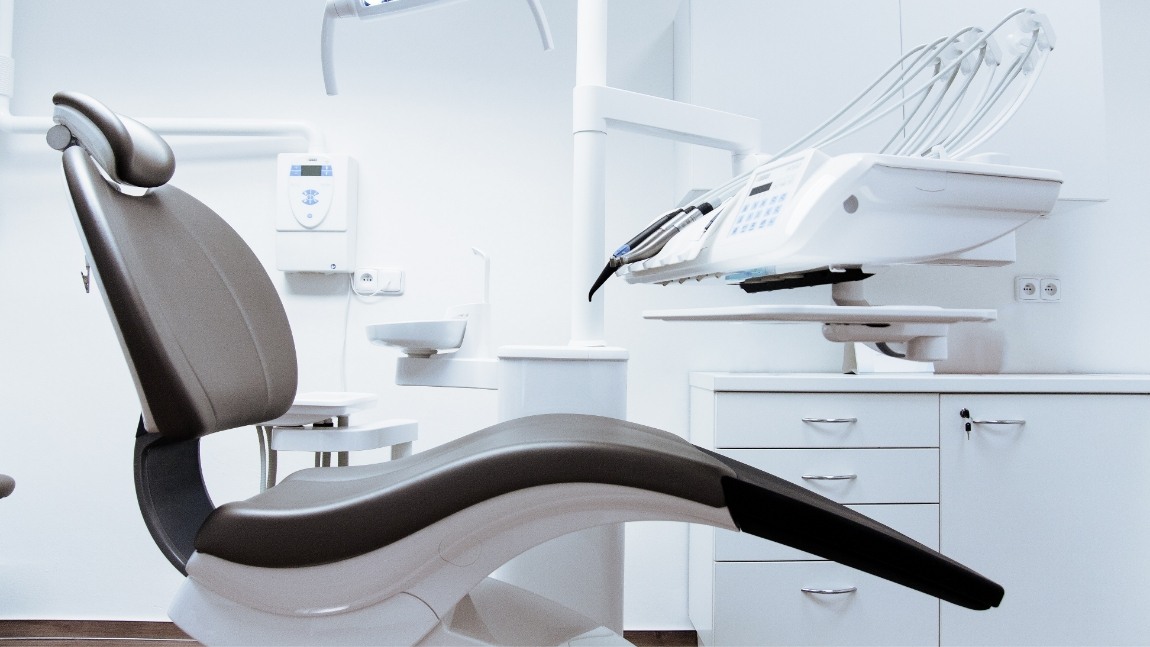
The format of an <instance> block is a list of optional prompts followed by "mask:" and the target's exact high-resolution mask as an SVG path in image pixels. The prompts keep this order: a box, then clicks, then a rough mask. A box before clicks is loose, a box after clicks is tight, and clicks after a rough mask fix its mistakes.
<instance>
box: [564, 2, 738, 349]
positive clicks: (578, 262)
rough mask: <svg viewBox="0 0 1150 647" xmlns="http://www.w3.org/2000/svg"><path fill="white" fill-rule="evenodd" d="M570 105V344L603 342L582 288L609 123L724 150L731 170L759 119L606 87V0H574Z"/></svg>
mask: <svg viewBox="0 0 1150 647" xmlns="http://www.w3.org/2000/svg"><path fill="white" fill-rule="evenodd" d="M572 112H573V128H572V130H573V131H574V145H575V174H574V187H573V188H574V194H573V196H572V204H573V216H574V217H573V223H572V226H573V231H572V237H571V245H572V262H571V264H572V281H573V285H572V290H571V342H570V345H572V346H605V345H606V341H605V339H604V338H605V336H606V335H605V334H604V318H605V312H604V306H603V303H604V301H605V299H603V298H600V299H598V300H593V301H588V300H587V299H585V298H584V297H583V291H582V290H581V289H580V288H581V287H582V286H585V285H589V284H590V283H591V281H592V280H593V279H594V278H595V276H596V275H598V273H599V271H600V269H601V268H602V265H603V261H604V258H605V251H606V243H605V234H606V211H607V206H606V205H607V197H606V184H607V182H606V170H605V169H606V163H607V130H608V128H617V129H620V130H625V131H631V132H638V133H643V134H646V135H652V136H655V137H659V138H662V139H669V140H673V141H680V142H688V143H691V144H697V145H702V146H709V147H712V148H717V149H720V150H726V151H729V152H730V153H731V155H732V168H733V170H734V173H735V174H736V175H737V174H740V173H742V172H745V171H747V170H749V169H750V168H752V167H753V166H754V165H755V163H756V161H757V159H756V153H757V151H758V147H759V139H760V123H759V121H758V120H757V119H753V118H750V117H745V116H743V115H736V114H731V113H727V112H721V111H718V110H712V109H709V108H703V107H700V106H696V105H693V104H689V103H684V102H681V101H673V100H670V99H663V98H660V97H653V96H649V95H645V94H638V93H635V92H627V91H625V90H619V89H617V88H611V87H608V86H607V0H579V9H578V32H577V34H576V52H575V89H574V92H573V94H572Z"/></svg>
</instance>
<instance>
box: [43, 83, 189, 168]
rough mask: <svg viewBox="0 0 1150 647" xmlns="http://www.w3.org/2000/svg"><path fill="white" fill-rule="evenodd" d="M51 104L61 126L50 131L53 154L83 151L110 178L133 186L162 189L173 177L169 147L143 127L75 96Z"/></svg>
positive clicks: (62, 94)
mask: <svg viewBox="0 0 1150 647" xmlns="http://www.w3.org/2000/svg"><path fill="white" fill-rule="evenodd" d="M52 103H54V104H55V105H56V108H55V110H54V111H53V114H52V119H53V121H55V122H56V123H57V124H59V125H58V126H54V127H53V128H52V129H51V130H49V131H48V144H49V145H50V146H52V148H55V149H57V150H64V149H65V148H68V147H69V146H72V145H79V146H80V147H81V148H83V149H84V150H85V151H87V152H88V155H90V156H91V157H92V159H93V160H94V161H95V162H96V164H98V165H99V166H100V168H102V169H103V170H104V172H105V173H107V174H108V177H110V178H112V179H113V180H114V181H116V182H120V183H123V184H129V185H132V186H137V187H145V188H150V187H157V186H161V185H163V184H164V183H166V182H167V181H168V180H170V179H171V178H172V174H173V173H175V171H176V158H175V155H173V154H172V149H171V147H169V146H168V143H167V142H165V141H164V140H163V138H161V137H160V136H159V135H157V134H156V133H155V131H153V130H152V129H150V128H148V127H147V126H145V125H144V124H142V123H140V122H138V121H136V120H134V119H132V118H130V117H125V116H123V115H120V114H116V113H115V112H112V111H111V110H110V109H109V108H108V107H107V106H105V105H104V104H102V103H100V102H99V101H96V100H95V99H93V98H92V97H89V96H87V95H83V94H79V93H77V92H57V93H56V95H55V96H53V97H52Z"/></svg>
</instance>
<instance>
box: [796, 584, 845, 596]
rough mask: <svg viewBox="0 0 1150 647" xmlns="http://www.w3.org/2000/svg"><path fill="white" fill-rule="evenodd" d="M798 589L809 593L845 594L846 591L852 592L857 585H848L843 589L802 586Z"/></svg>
mask: <svg viewBox="0 0 1150 647" xmlns="http://www.w3.org/2000/svg"><path fill="white" fill-rule="evenodd" d="M799 590H800V591H802V592H803V593H811V594H813V595H845V594H847V593H854V592H855V591H858V587H857V586H848V587H846V588H845V589H813V588H809V587H806V586H804V587H803V588H801V589H799Z"/></svg>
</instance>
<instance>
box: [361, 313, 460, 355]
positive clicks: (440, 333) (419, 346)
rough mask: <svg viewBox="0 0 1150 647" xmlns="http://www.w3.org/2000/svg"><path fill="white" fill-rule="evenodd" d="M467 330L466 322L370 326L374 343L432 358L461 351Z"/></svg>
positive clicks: (368, 336)
mask: <svg viewBox="0 0 1150 647" xmlns="http://www.w3.org/2000/svg"><path fill="white" fill-rule="evenodd" d="M466 328H467V320H466V319H434V320H428V321H395V322H390V323H381V324H372V325H370V326H368V327H367V338H368V339H370V340H371V342H372V343H373V344H380V345H382V346H393V347H395V348H399V349H401V350H403V352H404V353H406V354H407V355H409V356H411V357H431V356H432V355H434V354H436V353H438V352H439V351H444V350H455V349H457V348H459V346H460V344H462V343H463V332H464V330H465V329H466Z"/></svg>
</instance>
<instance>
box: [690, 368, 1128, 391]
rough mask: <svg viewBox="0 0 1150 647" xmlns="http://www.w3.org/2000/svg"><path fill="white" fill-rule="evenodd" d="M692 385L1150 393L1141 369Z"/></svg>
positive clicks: (748, 377)
mask: <svg viewBox="0 0 1150 647" xmlns="http://www.w3.org/2000/svg"><path fill="white" fill-rule="evenodd" d="M690 384H691V386H692V387H696V388H701V389H706V390H709V391H784V392H795V393H804V392H811V393H915V392H922V393H1091V394H1095V393H1115V394H1150V375H1143V374H1106V375H1102V374H1021V373H999V374H993V375H973V374H945V375H942V374H929V373H912V374H892V373H885V374H866V375H847V374H843V373H730V372H709V371H696V372H692V373H691V374H690Z"/></svg>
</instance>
